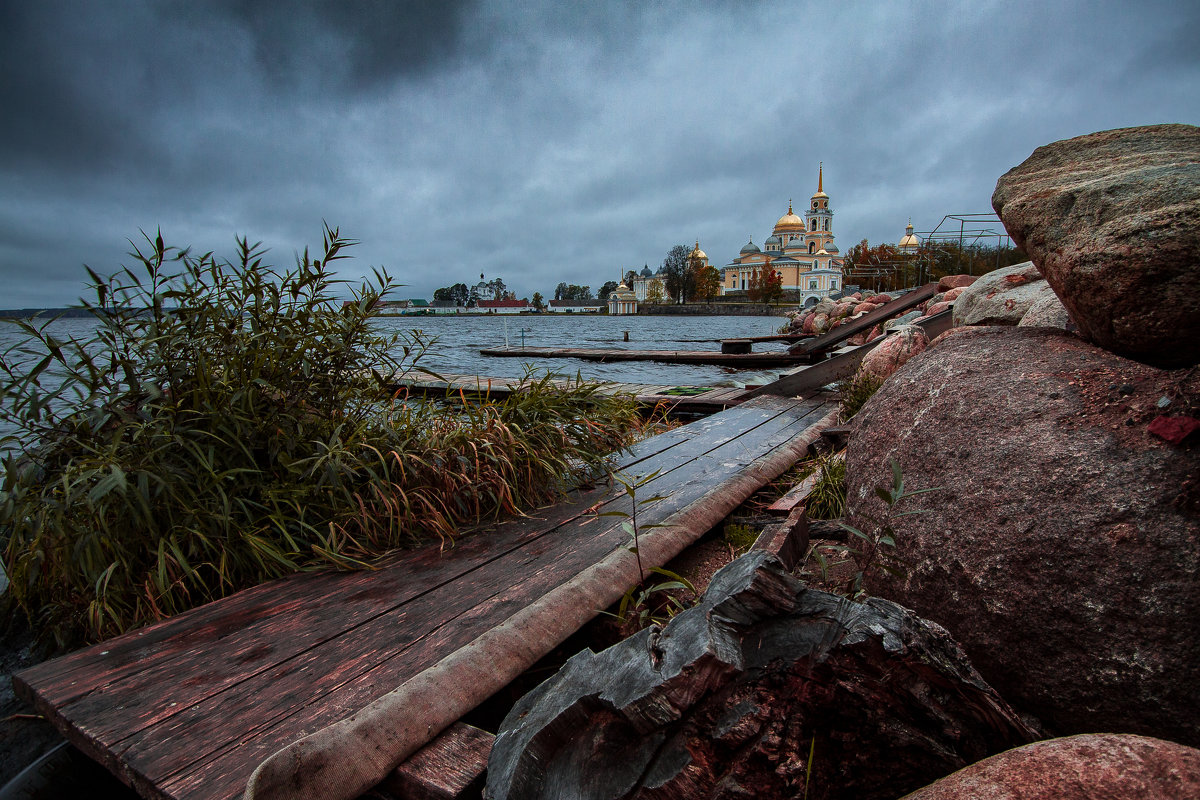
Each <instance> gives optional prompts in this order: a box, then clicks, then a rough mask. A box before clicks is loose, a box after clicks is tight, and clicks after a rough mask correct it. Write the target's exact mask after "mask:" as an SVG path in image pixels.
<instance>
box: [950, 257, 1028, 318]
mask: <svg viewBox="0 0 1200 800" xmlns="http://www.w3.org/2000/svg"><path fill="white" fill-rule="evenodd" d="M1046 286H1047V284H1046V281H1045V279H1044V278H1043V277H1042V273H1041V272H1039V271H1038V268H1037V267H1035V266H1034V265H1033V262H1031V261H1026V262H1024V263H1022V264H1014V265H1013V266H1011V267H1001V268H1000V269H994V270H992V271H991V272H988V273H986V274H984V275H982V276H981V277H980V278H979V279H978V280H976V281H975V282H974V283H972V284H971V285H970V286H968V287H966V288H965V289H964V290H963V292H962V294H960V295H958V297H957V298H955V300H954V324H955V325H956V326H957V325H1016V324H1017V323H1018V322H1020V321H1021V317H1023V316H1025V312H1026V311H1028V310H1029V307H1030V306H1031V305H1033V303H1034V301H1035V300H1037V299H1038V297H1040V296H1041V293H1042V291H1043V290H1044V289H1045V288H1046Z"/></svg>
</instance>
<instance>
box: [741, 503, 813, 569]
mask: <svg viewBox="0 0 1200 800" xmlns="http://www.w3.org/2000/svg"><path fill="white" fill-rule="evenodd" d="M750 549H751V550H766V551H767V552H768V553H774V554H775V555H776V556H777V557H778V558H779V560H780V562H782V563H783V566H784V567H785V568H786V569H788V570H794V569H795V568H796V567H798V566H800V562H801V561H803V560H804V556H805V554H807V552H808V517H807V515H806V514H805V511H804V506H798V507H797V508H795V509H793V510H792V512H791V513H790V514H788V516H787V519H786V520H784V521H783V522H777V523H775V524H774V525H768V526H767V527H765V528H763V532H762V533H760V534H759V535H758V538H757V539H755V540H754V544H753V545H751V547H750Z"/></svg>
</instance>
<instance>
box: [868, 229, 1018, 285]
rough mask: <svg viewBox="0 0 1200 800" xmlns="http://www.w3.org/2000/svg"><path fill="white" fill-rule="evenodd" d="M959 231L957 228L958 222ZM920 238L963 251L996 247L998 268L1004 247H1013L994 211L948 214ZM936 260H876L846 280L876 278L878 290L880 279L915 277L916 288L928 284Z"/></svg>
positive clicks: (924, 256)
mask: <svg viewBox="0 0 1200 800" xmlns="http://www.w3.org/2000/svg"><path fill="white" fill-rule="evenodd" d="M956 222H957V223H958V228H957V229H955V228H954V223H956ZM915 233H916V236H917V238H918V239H920V240H921V243H922V245H924V244H926V243H939V242H942V243H957V244H958V247H959V249H960V251H965V250H970V249H974V248H980V247H984V246H987V247H992V248H994V249H995V250H996V266H997V267H999V266H1000V250H1001V247H1011V246H1012V237H1011V236H1009V235H1008V232H1007V231H1006V230H1004V224H1003V223H1002V222H1001V221H1000V218H999V217H998V216H996V214H995V213H994V212H989V213H971V214H947V215H945V216H944V217H942V221H941V222H939V223H938V224H937V225H936V226H935V227H934V228H933V230H930V231H916V232H915ZM932 267H933V261H932V260H931V259H930V257H929V253H928V252H923V253H912V254H907V255H902V256H901V257H900V258H894V259H879V258H874V257H872V259H871V261H870V263H869V264H864V265H862V266H856V267H855V268H854V269H852V270H847V272H846V277H851V276H853V277H855V278H875V279H876V280H875V288H876V289H878V286H879V281H878V279H879V278H885V277H887V278H891V277H899V278H900V279H901V280H902V281H904V282H907V281H908V280H909V274H910V273H911V275H912V284H911V285H913V286H920V285H921V284H922V283H925V282H926V280H927V279H928V277H929V276H930V274H931V272H932ZM968 271H969V272H970V273H971V274H974V270H973V267H971V265H968Z"/></svg>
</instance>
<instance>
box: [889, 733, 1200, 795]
mask: <svg viewBox="0 0 1200 800" xmlns="http://www.w3.org/2000/svg"><path fill="white" fill-rule="evenodd" d="M1109 798H1111V800H1197V798H1200V750H1195V749H1193V748H1191V747H1184V746H1183V745H1181V744H1175V743H1174V742H1164V741H1163V740H1161V739H1151V738H1149V737H1145V736H1129V735H1117V734H1090V735H1082V736H1070V737H1067V738H1065V739H1050V740H1048V741H1045V742H1034V743H1033V744H1027V745H1025V746H1024V747H1018V748H1017V749H1015V750H1009V751H1008V752H1005V753H1000V754H999V755H995V756H992V757H991V758H987V759H984V760H983V761H980V762H978V763H977V764H972V765H971V766H969V767H965V768H963V769H960V770H959V771H958V772H956V773H954V774H953V775H948V776H946V777H945V778H942V779H941V780H940V781H938V782H937V783H934V784H932V785H930V786H927V787H925V788H924V789H921V790H919V791H916V792H913V793H912V794H910V795H908V796H906V797H905V798H904V799H903V800H1108V799H1109Z"/></svg>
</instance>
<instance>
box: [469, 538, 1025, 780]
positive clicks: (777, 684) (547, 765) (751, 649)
mask: <svg viewBox="0 0 1200 800" xmlns="http://www.w3.org/2000/svg"><path fill="white" fill-rule="evenodd" d="M1034 737H1035V734H1034V732H1033V731H1031V730H1030V729H1028V728H1027V727H1026V726H1025V725H1024V724H1023V723H1022V722H1021V721H1020V720H1019V719H1018V718H1017V717H1016V715H1015V714H1014V713H1013V712H1012V711H1011V710H1010V709H1009V708H1008V706H1007V705H1006V704H1005V703H1004V701H1003V700H1001V699H1000V698H999V696H998V695H997V694H996V693H995V692H994V691H993V690H992V689H991V688H990V687H989V686H988V685H987V684H986V683H984V682H983V680H982V679H981V678H980V677H979V675H978V673H976V672H975V670H974V668H973V667H971V665H970V663H969V662H968V661H967V659H966V656H965V655H964V654H963V652H962V650H961V649H960V648H959V647H958V645H957V644H956V643H955V642H954V641H953V640H952V639H951V638H950V636H949V635H948V634H947V633H946V632H945V631H944V630H943V629H942V628H940V627H938V626H937V625H934V624H932V623H929V622H926V621H924V620H921V619H919V618H918V617H916V616H915V615H913V614H912V613H911V612H909V611H906V610H905V609H903V608H901V607H900V606H897V605H895V604H894V603H890V602H887V601H883V600H874V599H873V600H869V601H868V602H866V603H854V602H850V601H848V600H846V599H844V598H841V597H838V596H836V595H832V594H828V593H825V592H818V591H815V590H808V589H805V588H804V587H803V585H802V584H800V583H799V582H798V581H796V580H795V579H794V578H792V577H791V576H790V575H788V574H787V573H786V572H785V571H784V570H783V568H782V567H781V565H780V564H779V562H778V561H777V560H775V559H774V558H773V557H772V556H770V555H769V554H767V553H763V552H754V553H751V554H749V555H747V556H744V557H743V558H741V559H738V560H737V561H735V562H733V563H732V564H730V565H729V566H728V567H726V568H725V569H723V570H722V571H721V572H719V573H718V574H717V576H715V577H714V579H713V582H712V584H711V585H710V587H709V590H708V592H707V593H706V595H705V598H704V600H703V601H702V603H701V604H700V605H699V606H697V607H696V608H694V609H691V610H689V611H687V612H684V613H683V614H681V615H679V616H677V617H676V618H675V619H674V620H672V621H671V622H670V623H669V624H668V625H667V626H666V628H663V629H661V630H660V629H656V628H650V629H646V630H644V631H642V632H641V633H639V634H637V635H635V636H633V637H630V638H629V639H627V640H625V641H624V642H622V643H620V644H618V645H615V646H614V647H611V648H609V649H607V650H604V651H602V652H600V653H598V654H596V653H592V652H591V651H584V652H583V653H580V654H579V655H577V656H575V657H574V658H573V659H571V660H570V661H569V662H568V663H567V664H566V665H565V666H564V667H563V668H562V669H561V670H560V671H559V673H558V674H557V675H556V676H555V677H554V678H551V679H550V680H548V681H546V682H545V683H544V684H542V685H541V686H539V687H538V688H537V689H535V690H534V691H533V692H531V693H530V694H528V695H526V696H525V697H524V698H522V700H521V701H520V702H518V704H517V705H516V706H515V707H514V708H513V710H512V712H511V713H510V714H509V715H508V717H507V718H506V719H505V721H504V724H503V725H502V727H501V730H500V733H499V734H498V735H497V738H496V741H495V742H494V745H493V748H492V754H491V757H490V759H489V762H488V786H487V790H486V792H485V797H487V798H490V799H491V800H510V799H511V800H518V799H519V800H530V799H532V798H562V799H564V800H565V799H566V798H589V799H592V798H650V797H653V798H656V800H657V799H659V798H718V797H720V798H733V797H755V798H776V797H780V798H782V797H788V798H791V797H801V796H807V797H808V798H813V799H814V800H816V799H818V798H863V799H865V800H870V798H894V797H898V796H900V795H902V794H904V793H905V792H907V791H911V790H914V789H917V788H920V787H921V786H925V785H926V784H928V783H930V782H932V781H933V780H936V779H937V778H939V777H941V776H943V775H946V774H948V773H950V772H952V771H954V770H956V769H958V768H960V767H962V766H964V765H966V764H968V763H972V762H974V761H976V760H978V759H980V758H984V757H986V756H988V755H990V754H993V753H997V752H1000V751H1003V750H1006V749H1009V748H1011V747H1015V746H1018V745H1020V744H1023V743H1025V742H1027V741H1030V740H1032V739H1033V738H1034Z"/></svg>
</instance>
